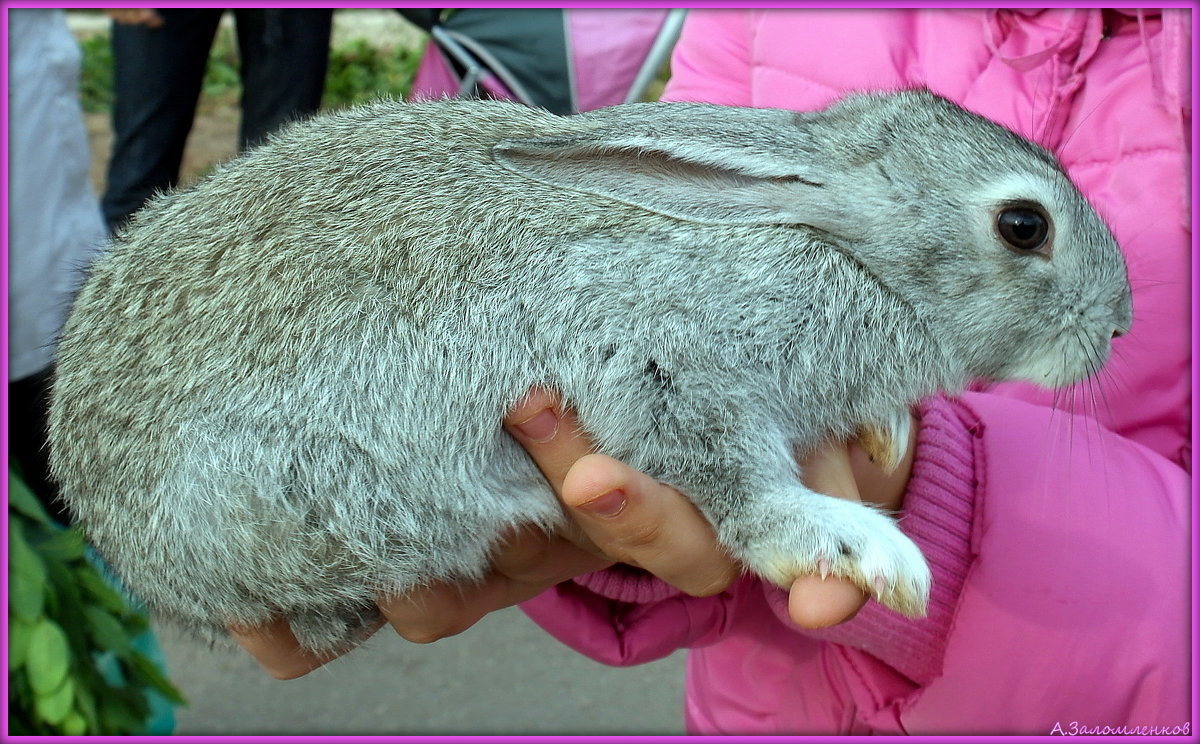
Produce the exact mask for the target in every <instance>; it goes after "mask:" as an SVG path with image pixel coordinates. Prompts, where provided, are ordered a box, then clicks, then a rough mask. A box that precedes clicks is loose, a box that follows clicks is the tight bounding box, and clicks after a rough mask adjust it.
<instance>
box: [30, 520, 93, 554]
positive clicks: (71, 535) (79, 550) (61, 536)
mask: <svg viewBox="0 0 1200 744" xmlns="http://www.w3.org/2000/svg"><path fill="white" fill-rule="evenodd" d="M35 549H36V550H37V552H38V553H40V554H41V555H42V557H44V558H48V559H50V560H59V561H76V560H79V559H80V558H83V557H84V555H86V554H87V541H86V540H84V539H83V533H82V532H80V531H79V529H78V528H75V527H71V528H69V529H65V530H55V531H54V532H52V533H51V534H50V536H49V537H46V538H44V539H42V540H40V541H39V542H37V543H36V544H35Z"/></svg>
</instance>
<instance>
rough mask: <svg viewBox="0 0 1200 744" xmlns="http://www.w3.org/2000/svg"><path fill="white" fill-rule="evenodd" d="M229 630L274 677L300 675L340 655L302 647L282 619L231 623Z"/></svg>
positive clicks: (284, 677) (285, 677)
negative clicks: (235, 624) (317, 651)
mask: <svg viewBox="0 0 1200 744" xmlns="http://www.w3.org/2000/svg"><path fill="white" fill-rule="evenodd" d="M228 630H229V634H230V635H231V636H233V638H234V640H236V641H237V642H238V645H240V646H241V647H242V648H243V649H245V650H246V651H247V652H249V653H250V655H251V656H253V657H254V658H255V659H256V660H257V661H258V664H259V666H261V667H262V668H263V669H265V670H266V671H267V673H268V674H270V675H271V676H272V677H274V678H275V679H295V678H297V677H303V676H304V675H305V674H308V673H309V672H311V671H312V670H314V669H316V668H317V667H319V666H323V665H324V664H328V663H329V662H330V661H333V660H334V659H336V658H338V657H339V656H341V655H342V654H341V653H338V652H331V653H327V654H318V653H314V652H312V651H309V650H308V649H305V648H303V647H302V646H301V645H300V642H299V641H297V640H296V636H295V635H293V634H292V629H291V627H290V626H289V625H288V623H287V621H286V620H284V619H282V618H280V619H278V620H273V621H271V622H269V623H266V624H264V625H256V626H230V627H229V629H228ZM347 650H349V649H347ZM342 653H344V652H342Z"/></svg>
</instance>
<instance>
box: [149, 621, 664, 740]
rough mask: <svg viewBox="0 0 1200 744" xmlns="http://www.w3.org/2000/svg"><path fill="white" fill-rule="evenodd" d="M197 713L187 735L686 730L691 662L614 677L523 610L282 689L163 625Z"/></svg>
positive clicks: (390, 641)
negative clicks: (684, 713) (687, 669)
mask: <svg viewBox="0 0 1200 744" xmlns="http://www.w3.org/2000/svg"><path fill="white" fill-rule="evenodd" d="M159 640H160V643H161V644H162V646H163V649H164V652H165V654H166V656H167V663H168V667H169V672H170V675H171V677H172V679H173V680H174V681H175V682H176V684H177V685H178V686H179V687H180V688H181V689H182V691H183V693H184V695H186V696H187V697H188V699H189V700H190V702H191V705H190V706H189V707H187V708H182V709H178V710H177V712H176V721H177V726H176V733H177V734H181V735H185V734H193V735H198V734H455V735H462V734H511V735H518V734H682V733H684V732H683V716H682V700H683V656H682V654H680V653H677V654H675V655H674V656H671V657H669V658H667V659H664V660H662V661H659V662H655V663H653V664H646V665H643V666H639V667H632V668H623V669H614V668H611V667H606V666H603V665H600V664H597V663H595V662H592V661H591V660H589V659H587V658H585V657H583V656H580V655H578V654H576V653H575V652H573V651H571V650H569V649H567V648H566V647H564V646H561V645H560V644H558V643H557V642H556V641H554V640H552V639H551V638H550V637H549V636H548V635H546V634H545V633H544V632H542V631H541V629H539V628H538V627H537V626H536V625H534V624H533V623H532V622H531V621H530V620H529V619H528V618H526V617H525V616H524V615H523V614H522V613H521V612H520V611H519V610H516V609H509V610H503V611H501V612H498V613H494V614H493V615H491V616H490V617H488V618H485V619H484V620H483V621H482V622H481V623H479V624H478V625H476V626H475V627H474V628H472V629H471V630H469V631H467V632H466V633H464V634H462V635H460V636H456V637H454V638H448V639H444V640H442V641H438V642H437V643H434V644H431V645H416V644H412V643H408V642H407V641H404V640H403V639H401V638H400V637H399V636H397V635H395V634H393V633H391V632H390V631H386V630H385V631H381V632H380V633H378V634H377V635H376V637H375V638H373V639H371V640H370V641H369V642H368V643H367V644H366V645H364V646H362V647H360V648H358V649H356V650H355V651H354V652H352V653H350V654H349V655H347V656H345V657H343V658H341V659H338V660H337V661H334V662H333V663H331V664H329V665H328V666H326V667H322V668H321V669H318V670H316V671H314V672H312V673H311V674H309V675H308V676H306V677H302V678H300V679H297V680H290V681H287V682H280V681H277V680H274V679H272V678H270V677H269V676H267V674H266V673H264V672H263V671H262V670H261V669H259V668H258V665H257V664H256V663H255V662H254V660H253V659H251V658H250V656H249V655H248V654H245V653H242V652H240V651H221V650H210V649H209V648H208V647H207V646H206V645H205V644H202V643H198V642H195V641H191V640H189V639H188V638H185V637H183V636H182V635H181V634H180V633H179V632H177V631H175V630H173V629H170V628H162V627H160V628H159Z"/></svg>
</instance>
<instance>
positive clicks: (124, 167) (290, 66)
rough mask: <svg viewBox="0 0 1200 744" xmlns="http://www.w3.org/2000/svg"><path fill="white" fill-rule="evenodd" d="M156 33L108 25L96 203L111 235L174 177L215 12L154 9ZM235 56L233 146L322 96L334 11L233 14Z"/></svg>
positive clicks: (309, 108) (257, 137) (297, 114)
mask: <svg viewBox="0 0 1200 744" xmlns="http://www.w3.org/2000/svg"><path fill="white" fill-rule="evenodd" d="M158 12H159V14H160V15H161V16H162V18H163V20H164V24H163V25H162V26H160V27H159V28H148V27H145V26H134V25H126V24H119V23H115V24H113V33H112V49H113V68H114V70H113V78H114V79H113V89H114V93H115V102H114V104H113V149H112V155H111V157H110V158H109V163H108V183H107V187H106V190H105V193H104V197H103V199H102V200H101V206H102V208H103V210H104V218H105V220H106V221H107V222H108V227H109V230H110V231H111V230H114V229H115V228H117V227H118V226H119V225H121V224H122V223H123V222H124V221H125V220H126V219H127V218H128V217H129V215H130V214H132V213H133V212H135V211H137V210H138V209H139V208H140V207H141V206H142V204H144V203H145V201H146V199H148V198H149V197H150V196H151V195H152V194H153V193H154V192H156V191H159V190H162V189H165V188H168V187H171V186H174V185H175V184H176V183H177V182H178V181H179V168H180V164H181V163H182V161H183V148H184V144H185V143H186V142H187V137H188V133H189V132H190V131H191V128H192V121H193V120H194V118H195V115H196V103H197V101H198V99H199V97H200V89H201V85H202V83H203V80H204V71H205V66H206V64H207V61H208V56H209V52H210V51H211V48H212V43H213V39H214V37H215V36H216V32H217V26H218V24H219V22H220V20H221V15H222V13H223V12H224V11H223V10H220V9H200V8H178V9H162V10H159V11H158ZM233 13H234V23H235V25H236V28H237V39H238V53H239V56H240V58H241V77H242V101H241V104H242V121H241V131H240V134H239V138H238V147H239V149H242V150H244V149H246V148H247V147H251V146H253V145H255V144H257V143H259V142H261V141H262V140H263V138H264V137H265V136H266V135H267V134H269V133H270V132H272V131H273V130H275V129H276V128H278V127H279V126H280V125H282V124H285V123H287V122H288V121H291V120H293V119H297V118H302V117H304V116H306V115H308V114H311V113H313V112H315V111H316V110H317V108H318V107H319V106H320V104H321V94H322V92H323V91H324V85H325V73H326V69H327V66H328V60H329V35H330V30H331V26H332V20H333V11H332V10H329V9H312V10H309V9H261V8H241V9H237V10H234V11H233Z"/></svg>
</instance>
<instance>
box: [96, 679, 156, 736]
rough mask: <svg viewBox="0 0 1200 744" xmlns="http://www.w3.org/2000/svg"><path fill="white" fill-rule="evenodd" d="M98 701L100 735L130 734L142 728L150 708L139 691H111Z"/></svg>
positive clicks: (119, 689) (120, 689)
mask: <svg viewBox="0 0 1200 744" xmlns="http://www.w3.org/2000/svg"><path fill="white" fill-rule="evenodd" d="M109 692H110V694H108V695H106V696H105V697H104V698H103V699H101V700H100V721H101V728H102V733H105V734H132V733H134V732H135V731H138V730H139V729H141V728H142V726H143V725H144V724H145V721H146V715H147V714H148V713H149V711H150V706H149V704H148V703H146V696H145V694H144V693H143V692H142V691H141V690H136V691H134V690H129V689H124V688H114V689H111V690H110V691H109Z"/></svg>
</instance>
